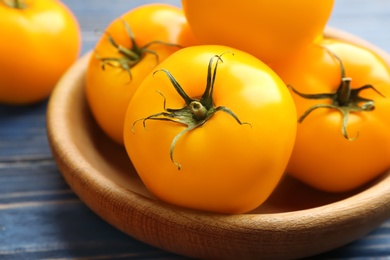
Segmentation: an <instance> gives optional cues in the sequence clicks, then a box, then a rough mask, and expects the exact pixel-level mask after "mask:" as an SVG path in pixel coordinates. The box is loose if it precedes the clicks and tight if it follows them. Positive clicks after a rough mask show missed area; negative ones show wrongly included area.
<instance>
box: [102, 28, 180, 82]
mask: <svg viewBox="0 0 390 260" xmlns="http://www.w3.org/2000/svg"><path fill="white" fill-rule="evenodd" d="M123 24H124V27H125V30H126V33H127V35H128V36H129V38H130V41H131V48H127V47H124V46H122V45H119V44H117V43H116V41H115V40H114V38H113V37H112V36H111V35H110V34H109V33H108V32H106V35H107V39H108V41H109V42H110V44H111V45H112V46H113V47H114V48H116V49H117V51H118V53H119V54H120V57H100V56H99V55H98V54H95V57H96V58H97V59H99V60H100V61H101V62H102V63H101V67H102V69H103V70H105V68H106V66H107V65H109V66H113V67H121V68H122V69H124V70H125V71H126V72H127V73H128V74H129V77H130V80H132V79H133V75H132V74H131V68H132V67H134V66H135V65H137V64H138V63H139V62H140V61H141V60H142V58H143V57H144V56H145V55H146V54H147V53H150V54H152V55H154V56H155V57H156V65H157V64H158V63H159V56H158V53H157V52H155V51H154V50H151V49H149V47H150V46H151V45H154V44H162V45H166V46H171V47H177V48H181V46H179V45H177V44H173V43H167V42H163V41H159V40H155V41H151V42H149V43H147V44H145V45H144V46H139V45H138V44H137V43H136V41H135V36H134V34H133V32H132V30H131V28H130V25H129V24H128V23H127V22H126V21H123Z"/></svg>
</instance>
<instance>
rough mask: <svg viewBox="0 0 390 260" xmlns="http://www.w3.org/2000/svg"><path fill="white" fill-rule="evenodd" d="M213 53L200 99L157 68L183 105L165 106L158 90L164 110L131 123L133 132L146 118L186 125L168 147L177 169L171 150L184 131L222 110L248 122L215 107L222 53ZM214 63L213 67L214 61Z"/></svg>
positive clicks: (199, 124) (179, 166) (224, 110)
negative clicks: (165, 76)
mask: <svg viewBox="0 0 390 260" xmlns="http://www.w3.org/2000/svg"><path fill="white" fill-rule="evenodd" d="M224 54H225V53H223V54H221V55H214V56H213V57H212V58H211V59H210V61H209V65H208V68H207V82H206V88H205V91H204V92H203V94H202V96H201V97H200V99H196V98H191V97H190V96H188V95H187V93H186V92H185V91H184V89H183V88H182V87H181V86H180V84H179V83H178V82H177V81H176V79H175V78H174V77H173V75H172V74H171V73H170V72H169V71H168V70H166V69H159V70H157V71H155V72H154V74H156V73H157V72H164V73H165V74H166V75H167V76H168V78H169V80H170V82H171V84H172V85H173V87H174V88H175V90H176V91H177V93H178V94H179V95H180V96H181V97H182V99H183V100H184V103H185V105H184V107H182V108H179V109H173V108H166V106H165V105H166V99H165V97H164V95H163V94H162V93H161V92H159V91H158V93H159V94H160V95H161V96H162V97H163V98H164V102H163V105H164V106H163V107H164V111H163V112H159V113H156V114H153V115H150V116H147V117H145V118H140V119H138V120H136V121H135V122H134V123H133V128H132V131H133V133H134V126H135V124H136V123H137V122H139V121H142V123H143V126H144V128H146V121H147V120H161V121H171V122H175V123H180V124H183V125H185V126H187V127H186V128H185V129H184V130H182V131H181V132H179V133H178V134H177V135H176V136H175V137H174V139H173V140H172V143H171V147H170V158H171V161H172V162H173V163H174V164H175V165H176V166H177V168H178V170H180V169H181V165H180V164H179V163H177V162H176V161H175V160H174V158H173V151H174V149H175V146H176V143H177V141H178V140H179V139H180V137H181V136H183V135H184V134H185V133H187V132H189V131H192V130H194V129H196V128H198V127H200V126H202V125H204V124H205V123H206V122H207V121H208V120H209V119H210V118H211V117H212V116H213V115H214V114H215V113H216V112H217V111H223V112H225V113H227V114H229V115H230V116H232V117H233V118H234V119H235V120H236V121H237V123H239V124H240V125H243V124H248V125H250V123H247V122H241V120H240V119H239V118H238V117H237V116H236V115H235V114H234V113H233V112H232V111H231V110H230V109H229V108H227V107H225V106H218V107H215V105H214V101H213V92H214V82H215V78H216V75H217V67H218V63H219V62H223V61H222V55H224ZM215 59H217V61H216V62H215V65H214V67H213V64H214V61H215Z"/></svg>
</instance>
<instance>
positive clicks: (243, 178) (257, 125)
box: [124, 45, 296, 213]
mask: <svg viewBox="0 0 390 260" xmlns="http://www.w3.org/2000/svg"><path fill="white" fill-rule="evenodd" d="M295 131H296V110H295V106H294V102H293V99H292V98H291V95H290V93H289V91H288V89H287V88H286V86H285V85H284V83H283V81H282V80H281V79H280V78H279V77H278V76H277V75H276V74H275V73H274V72H273V71H272V70H271V69H270V68H269V67H268V66H267V65H265V64H264V63H263V62H261V61H260V60H258V59H257V58H255V57H254V56H252V55H249V54H248V53H245V52H242V51H239V50H236V49H233V48H230V47H224V46H207V45H203V46H193V47H188V48H184V49H182V50H179V51H177V52H175V53H174V54H172V55H171V56H170V57H168V58H167V59H166V60H165V61H163V62H162V63H161V64H160V65H159V66H158V67H157V68H156V70H155V72H154V73H152V74H149V75H148V76H147V77H146V78H145V80H144V81H143V83H142V84H141V85H140V86H139V88H138V90H137V91H136V93H135V94H134V96H133V98H132V100H131V101H130V104H129V107H128V110H127V113H126V117H125V127H124V140H125V147H126V150H127V152H128V154H129V157H130V159H131V161H132V162H133V164H134V166H135V168H136V170H137V172H138V174H139V175H140V177H141V179H142V181H143V182H144V183H145V185H146V187H147V188H148V189H149V190H150V191H151V192H152V193H153V194H154V195H155V196H156V197H157V198H159V199H160V200H162V201H165V202H167V203H171V204H174V205H178V206H182V207H188V208H192V209H197V210H204V211H211V212H220V213H242V212H247V211H250V210H252V209H254V208H256V207H258V206H259V205H260V204H262V203H263V202H264V201H265V200H266V199H267V198H268V196H269V195H270V194H271V192H272V191H273V190H274V188H275V186H276V185H277V184H278V182H279V180H280V179H281V177H282V176H283V174H284V170H285V167H286V165H287V162H288V159H289V157H290V153H291V150H292V147H293V144H294V139H295Z"/></svg>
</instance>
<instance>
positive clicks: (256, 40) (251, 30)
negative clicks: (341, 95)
mask: <svg viewBox="0 0 390 260" xmlns="http://www.w3.org/2000/svg"><path fill="white" fill-rule="evenodd" d="M334 2H335V0H321V1H312V0H294V1H286V0H261V1H259V0H247V1H245V2H243V1H242V0H230V1H226V0H212V1H210V0H182V6H183V10H184V13H185V15H186V17H187V20H188V23H189V25H190V27H191V29H192V31H193V33H194V35H195V36H196V37H197V38H198V40H199V42H200V43H201V44H221V45H227V46H230V47H234V48H237V49H240V50H243V51H246V52H248V53H250V54H252V55H254V56H256V57H257V58H259V59H261V60H262V61H264V62H265V63H267V64H272V63H274V62H278V61H280V60H283V59H285V58H287V57H289V56H291V55H294V53H296V52H298V51H300V50H302V49H305V48H306V46H307V45H309V44H310V43H311V42H313V41H314V39H315V38H316V37H317V36H318V35H320V34H321V33H322V32H323V30H324V28H325V26H326V24H327V22H328V19H329V17H330V15H331V13H332V10H333V6H334Z"/></svg>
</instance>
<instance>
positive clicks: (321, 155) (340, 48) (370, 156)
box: [275, 39, 390, 192]
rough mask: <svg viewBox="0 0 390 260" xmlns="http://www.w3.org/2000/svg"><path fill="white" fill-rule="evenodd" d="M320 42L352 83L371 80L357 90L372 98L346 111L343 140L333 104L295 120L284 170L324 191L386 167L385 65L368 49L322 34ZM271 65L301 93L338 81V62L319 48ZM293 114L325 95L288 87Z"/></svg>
mask: <svg viewBox="0 0 390 260" xmlns="http://www.w3.org/2000/svg"><path fill="white" fill-rule="evenodd" d="M321 45H322V46H324V47H326V48H328V49H329V50H330V51H331V52H333V53H334V54H336V55H337V56H338V57H339V58H340V59H341V60H342V62H343V64H344V67H345V73H346V76H347V77H350V78H352V81H351V84H352V85H351V86H352V88H353V89H356V88H359V87H361V86H363V85H366V84H372V85H373V86H374V87H375V88H376V89H377V90H378V91H379V92H380V93H382V94H383V95H384V96H381V95H380V94H378V93H377V92H375V91H374V90H372V89H366V90H363V91H361V93H360V96H361V97H364V98H368V99H372V100H374V102H375V109H374V110H373V111H362V112H351V113H350V116H349V119H348V124H347V132H348V135H349V136H350V137H351V138H352V139H354V138H356V139H355V140H347V139H346V138H345V137H344V136H343V135H342V132H341V129H342V116H341V113H340V112H339V111H337V110H334V109H326V108H321V109H317V110H315V111H313V112H312V113H310V114H309V115H308V116H307V117H306V118H305V119H304V120H303V121H302V122H301V123H300V124H299V125H298V129H297V138H296V143H295V146H294V150H293V153H292V156H291V159H290V163H289V165H288V168H287V172H288V173H289V174H291V175H292V176H294V177H296V178H298V179H300V180H301V181H303V182H305V183H307V184H309V185H311V186H313V187H315V188H317V189H320V190H324V191H328V192H346V191H350V190H353V189H356V188H358V187H361V186H362V185H364V184H365V183H367V182H369V181H370V180H372V179H374V178H375V177H377V176H379V175H380V174H382V173H384V172H385V171H386V170H387V169H388V168H389V167H390V135H389V132H390V120H389V119H388V115H389V114H390V100H389V99H388V98H387V97H388V96H389V94H390V93H389V90H390V70H389V67H388V64H386V63H385V62H384V61H383V60H382V59H381V58H380V57H379V56H377V55H376V54H374V53H372V52H371V51H369V50H367V49H364V48H362V47H358V46H356V45H353V44H350V43H346V42H343V41H340V40H334V39H325V40H323V41H322V42H321ZM284 65H285V66H279V67H277V68H275V70H276V71H277V72H278V74H279V75H280V76H281V77H282V78H283V79H284V80H285V82H286V83H287V84H291V85H293V86H294V88H295V89H297V90H299V91H300V92H302V93H311V94H314V93H330V92H335V91H336V89H337V87H338V85H339V84H340V77H341V72H340V65H339V62H338V61H337V60H336V59H335V58H332V56H331V55H330V53H329V52H328V51H326V50H325V49H324V48H321V47H318V46H314V47H313V48H312V49H311V52H307V53H306V55H305V54H302V56H301V57H300V58H299V59H297V60H295V62H292V63H291V64H289V66H287V65H286V64H284ZM292 96H293V98H294V100H295V103H296V107H297V112H298V117H299V116H301V115H302V114H303V113H304V112H305V111H306V110H307V109H308V108H309V107H311V106H312V105H315V104H318V103H330V101H329V100H326V99H325V100H307V99H304V98H302V97H299V96H298V95H297V94H295V93H292Z"/></svg>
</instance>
